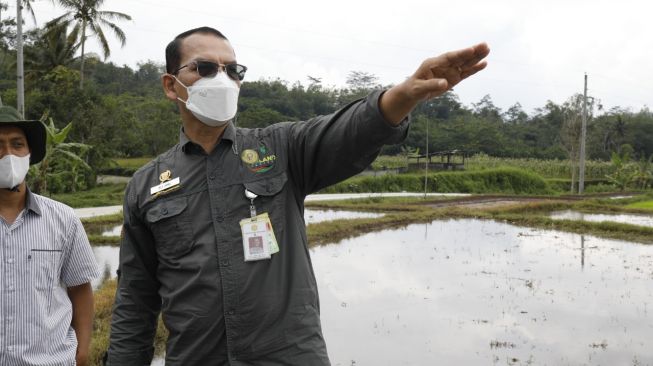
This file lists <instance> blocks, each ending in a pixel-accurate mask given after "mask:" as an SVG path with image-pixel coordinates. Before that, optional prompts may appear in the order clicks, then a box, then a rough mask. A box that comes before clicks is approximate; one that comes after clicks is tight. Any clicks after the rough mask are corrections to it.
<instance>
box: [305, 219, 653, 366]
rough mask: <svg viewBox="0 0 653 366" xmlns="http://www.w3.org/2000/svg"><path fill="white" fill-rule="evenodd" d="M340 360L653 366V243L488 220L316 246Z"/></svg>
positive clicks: (332, 348)
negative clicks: (645, 244)
mask: <svg viewBox="0 0 653 366" xmlns="http://www.w3.org/2000/svg"><path fill="white" fill-rule="evenodd" d="M311 254H312V258H313V264H314V266H315V271H316V276H317V278H318V283H319V288H320V299H321V311H322V325H323V329H324V336H325V338H326V340H327V346H328V349H329V354H330V356H331V361H332V364H333V365H341V366H344V365H347V366H349V365H556V366H558V365H651V364H653V351H652V350H653V344H652V343H651V342H653V340H652V339H651V334H653V314H652V313H651V312H652V311H653V304H652V303H653V286H652V284H653V247H650V246H644V245H639V244H631V243H627V242H619V241H613V240H603V239H597V238H594V237H582V236H580V235H575V234H567V233H561V232H556V231H546V230H533V229H527V228H520V227H516V226H511V225H507V224H503V223H496V222H491V221H480V220H455V221H454V220H452V221H435V222H433V223H431V224H427V225H411V226H408V227H407V228H406V229H403V230H393V231H384V232H378V233H371V234H367V235H363V236H360V237H358V238H355V239H351V240H345V241H342V242H340V243H337V244H332V245H326V246H322V247H318V248H315V249H313V250H312V253H311Z"/></svg>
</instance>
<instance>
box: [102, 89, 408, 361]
mask: <svg viewBox="0 0 653 366" xmlns="http://www.w3.org/2000/svg"><path fill="white" fill-rule="evenodd" d="M380 96H381V92H375V93H372V94H371V95H369V96H368V97H367V98H365V99H362V100H359V101H356V102H353V103H351V104H349V105H348V106H346V107H345V108H343V109H341V110H339V111H337V112H336V113H334V114H332V115H328V116H322V117H317V118H314V119H312V120H309V121H306V122H296V123H279V124H275V125H273V126H270V127H267V128H263V129H244V128H235V127H233V125H231V124H229V126H228V127H227V128H226V130H225V132H224V135H223V136H222V140H221V141H220V143H219V144H218V145H217V146H216V148H215V149H214V150H213V151H212V152H211V153H210V154H208V155H207V154H206V153H205V152H204V151H203V149H202V148H201V147H200V146H199V145H196V144H194V143H193V142H190V141H189V140H188V138H187V137H186V136H185V135H184V133H183V131H182V133H180V142H179V144H177V145H175V146H174V147H173V148H172V149H170V150H169V151H167V152H166V153H164V154H162V155H160V156H159V157H157V158H156V159H155V160H153V161H152V162H150V163H149V164H147V165H146V166H144V167H143V168H141V169H140V170H139V171H138V172H136V174H134V177H133V179H132V180H131V181H130V183H129V185H128V187H127V191H126V196H125V205H124V216H125V223H124V232H123V240H122V243H121V248H120V276H119V285H118V290H117V293H116V300H115V305H114V309H113V318H112V324H111V344H110V346H109V365H112V366H127V365H139V366H140V365H145V364H147V365H149V362H150V360H151V358H152V353H153V346H152V343H153V335H154V332H155V326H156V319H157V316H158V314H159V312H160V311H162V314H163V321H164V323H165V325H166V327H167V328H168V330H169V331H170V336H169V338H168V343H167V350H166V365H168V366H170V365H184V366H192V365H202V366H205V365H234V366H235V365H298V366H307V365H311V366H313V365H329V359H328V356H327V351H326V346H325V343H324V338H323V337H322V330H321V326H320V318H319V302H318V294H317V285H316V281H315V275H314V273H313V268H312V265H311V259H310V256H309V251H308V243H307V239H306V230H305V224H304V218H303V211H304V198H305V196H306V195H308V194H310V193H312V192H315V191H318V190H319V189H322V188H324V187H326V186H328V185H331V184H333V183H336V182H339V181H341V180H343V179H345V178H347V177H350V176H352V175H354V174H356V173H358V172H360V171H361V170H363V169H364V168H365V167H366V166H368V165H369V164H370V163H371V162H372V161H373V160H374V159H375V157H376V156H377V155H378V153H379V150H380V148H381V146H382V145H384V144H394V143H398V142H400V141H401V140H403V139H404V138H405V136H406V134H407V131H408V128H407V127H408V123H407V121H404V122H403V123H402V124H401V125H400V126H398V127H393V126H392V125H390V124H389V123H388V122H387V121H385V119H384V118H383V116H382V115H381V113H380V111H379V107H378V102H379V98H380ZM252 151H254V152H256V154H253V153H252ZM253 158H257V159H253ZM167 170H169V171H170V172H171V176H170V178H172V179H174V178H177V177H179V179H180V187H181V188H180V189H178V190H176V191H173V192H170V193H167V194H164V195H161V196H159V197H156V198H155V197H153V196H152V195H151V194H150V188H151V187H153V186H156V185H158V184H160V179H159V178H160V175H161V174H162V173H164V172H165V171H167ZM245 189H248V190H249V191H251V192H254V193H255V194H257V195H258V197H257V198H256V199H255V200H254V204H255V206H256V210H257V212H258V213H259V214H260V213H263V212H267V213H268V214H269V215H270V218H271V221H272V226H273V229H274V233H275V236H276V238H277V241H278V243H279V247H280V251H279V252H278V253H276V254H273V255H272V258H271V259H269V260H261V261H254V262H245V261H244V254H243V244H242V234H241V228H240V224H239V222H240V220H242V219H244V218H249V217H250V200H249V199H247V198H246V197H245Z"/></svg>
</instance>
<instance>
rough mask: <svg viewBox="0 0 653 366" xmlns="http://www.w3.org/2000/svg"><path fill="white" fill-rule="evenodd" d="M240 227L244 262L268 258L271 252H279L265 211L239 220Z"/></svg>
mask: <svg viewBox="0 0 653 366" xmlns="http://www.w3.org/2000/svg"><path fill="white" fill-rule="evenodd" d="M240 229H241V230H242V233H243V253H244V254H245V262H249V261H258V260H262V259H270V257H271V256H272V254H275V253H277V252H279V244H278V243H277V239H276V237H275V236H274V230H273V229H272V223H271V222H270V217H269V216H268V214H267V213H263V214H260V215H257V216H255V217H252V218H249V219H242V220H240Z"/></svg>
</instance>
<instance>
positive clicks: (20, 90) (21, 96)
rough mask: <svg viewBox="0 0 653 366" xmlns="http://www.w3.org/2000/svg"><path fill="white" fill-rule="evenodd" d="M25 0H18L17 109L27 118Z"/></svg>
mask: <svg viewBox="0 0 653 366" xmlns="http://www.w3.org/2000/svg"><path fill="white" fill-rule="evenodd" d="M22 13H23V0H16V53H17V56H16V57H17V59H16V104H17V105H16V109H17V110H18V114H20V116H21V117H22V118H25V82H24V76H25V72H24V70H23V14H22Z"/></svg>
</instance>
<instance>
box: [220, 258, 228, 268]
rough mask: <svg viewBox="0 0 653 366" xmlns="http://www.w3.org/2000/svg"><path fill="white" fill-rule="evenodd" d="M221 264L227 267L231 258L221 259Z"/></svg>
mask: <svg viewBox="0 0 653 366" xmlns="http://www.w3.org/2000/svg"><path fill="white" fill-rule="evenodd" d="M220 264H221V265H223V266H225V267H226V266H228V265H229V260H228V259H223V260H221V261H220Z"/></svg>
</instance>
